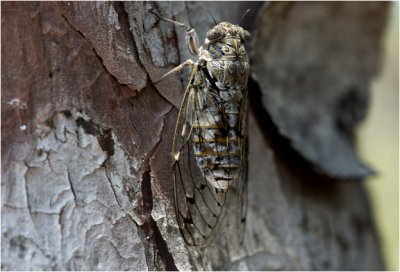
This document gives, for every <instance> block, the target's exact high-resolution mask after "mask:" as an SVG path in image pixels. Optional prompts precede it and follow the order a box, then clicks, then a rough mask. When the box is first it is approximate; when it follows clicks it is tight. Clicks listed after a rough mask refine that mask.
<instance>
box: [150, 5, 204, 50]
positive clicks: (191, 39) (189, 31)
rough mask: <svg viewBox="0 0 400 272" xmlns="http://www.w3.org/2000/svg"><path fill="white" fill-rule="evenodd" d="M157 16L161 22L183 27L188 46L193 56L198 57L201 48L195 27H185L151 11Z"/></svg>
mask: <svg viewBox="0 0 400 272" xmlns="http://www.w3.org/2000/svg"><path fill="white" fill-rule="evenodd" d="M150 12H151V13H153V14H154V15H155V16H157V17H158V18H159V19H160V20H163V21H166V22H170V23H173V24H176V25H178V26H180V27H183V28H184V29H185V30H186V45H187V47H188V49H189V51H190V53H191V54H192V55H197V53H198V48H199V38H198V37H197V34H196V31H195V30H194V28H193V27H191V26H188V25H185V24H184V23H180V22H177V21H174V20H171V19H167V18H164V17H162V16H160V15H159V14H157V13H155V12H154V11H152V10H150Z"/></svg>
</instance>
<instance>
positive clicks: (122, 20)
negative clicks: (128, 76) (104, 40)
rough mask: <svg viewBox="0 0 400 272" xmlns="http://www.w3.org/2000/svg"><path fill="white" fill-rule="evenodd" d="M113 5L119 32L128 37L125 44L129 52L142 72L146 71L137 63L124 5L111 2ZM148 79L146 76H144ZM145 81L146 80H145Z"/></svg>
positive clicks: (137, 57)
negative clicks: (119, 28)
mask: <svg viewBox="0 0 400 272" xmlns="http://www.w3.org/2000/svg"><path fill="white" fill-rule="evenodd" d="M113 5H114V10H115V12H116V13H117V14H118V21H119V25H120V26H121V30H122V31H123V32H124V35H125V37H129V39H130V41H131V42H129V43H127V45H128V46H129V49H130V51H131V52H132V55H133V58H134V59H136V60H138V62H137V63H138V65H140V68H141V69H142V70H143V71H146V68H145V67H144V66H143V64H142V63H141V62H140V61H139V60H140V58H139V50H138V49H137V47H136V44H135V37H134V36H133V33H132V32H131V31H130V30H129V29H130V27H129V17H128V13H127V12H126V10H125V8H124V4H123V3H122V2H117V1H116V2H113ZM146 76H147V77H148V75H146ZM146 80H147V79H146Z"/></svg>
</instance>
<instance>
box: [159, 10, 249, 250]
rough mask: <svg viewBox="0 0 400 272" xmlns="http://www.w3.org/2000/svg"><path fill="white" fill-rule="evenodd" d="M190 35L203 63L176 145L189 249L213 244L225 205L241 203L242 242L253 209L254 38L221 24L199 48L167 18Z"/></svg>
mask: <svg viewBox="0 0 400 272" xmlns="http://www.w3.org/2000/svg"><path fill="white" fill-rule="evenodd" d="M161 19H163V20H166V21H170V22H173V23H176V24H178V25H180V26H182V27H184V28H185V29H186V31H187V39H186V42H187V45H188V48H189V51H190V52H191V53H192V54H193V55H197V56H198V60H197V61H193V60H191V59H189V60H187V61H186V62H184V63H183V64H181V65H180V66H178V67H177V68H175V69H173V70H172V71H170V72H169V73H167V74H170V73H173V72H176V71H178V70H180V69H182V68H183V67H184V66H186V65H189V66H190V67H191V68H192V72H191V76H190V79H189V82H188V85H187V87H186V90H185V94H184V97H183V100H182V104H181V107H180V110H179V115H178V120H177V123H176V128H175V135H174V139H173V150H172V153H173V175H174V177H173V178H174V197H175V208H176V216H177V221H178V225H179V229H180V232H181V234H182V236H183V238H184V240H185V241H186V243H187V244H189V245H205V244H207V243H208V242H210V241H211V240H213V237H215V234H216V233H217V232H218V230H219V228H220V226H221V222H222V221H223V218H224V214H225V210H226V205H227V203H228V202H229V203H234V202H231V201H230V199H232V198H233V197H232V196H234V198H235V199H236V203H237V207H235V209H236V210H237V211H236V214H237V216H236V217H237V219H236V220H237V226H238V227H237V231H238V234H239V239H240V240H241V239H242V238H241V237H242V234H243V229H244V224H245V217H246V203H247V135H248V128H247V111H248V107H247V81H248V76H249V58H248V56H247V54H246V50H245V42H246V41H248V40H249V39H250V33H249V32H248V31H246V30H244V29H243V28H242V27H240V26H238V25H235V24H232V23H228V22H221V23H219V24H216V25H215V26H214V27H213V28H211V29H210V30H208V31H207V34H206V39H205V42H204V44H203V45H202V46H200V47H199V46H198V38H197V35H196V32H195V30H194V29H193V28H191V27H189V26H187V25H184V24H182V23H178V22H175V21H172V20H169V19H165V18H161Z"/></svg>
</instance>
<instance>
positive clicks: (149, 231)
mask: <svg viewBox="0 0 400 272" xmlns="http://www.w3.org/2000/svg"><path fill="white" fill-rule="evenodd" d="M171 110H172V108H171ZM171 110H170V111H171ZM170 111H168V112H170ZM168 112H167V113H166V114H168ZM166 114H164V115H166ZM162 120H163V121H162V127H161V132H160V135H159V140H158V141H157V143H156V144H155V145H154V147H153V148H152V149H151V151H150V152H149V153H148V156H147V158H146V159H145V161H144V164H143V165H144V167H145V169H146V170H145V171H144V172H143V175H142V196H143V213H144V216H145V218H146V222H145V224H144V226H143V227H144V231H145V233H146V235H147V237H148V239H149V240H150V241H151V243H152V244H153V246H154V250H155V253H154V257H155V259H156V260H157V259H158V258H157V257H158V256H159V257H160V261H161V263H162V265H163V266H164V267H161V269H164V270H168V271H171V270H173V271H177V270H178V268H177V267H176V265H175V261H174V258H173V256H172V254H171V252H170V251H169V249H168V246H167V243H166V241H165V240H164V238H163V236H162V234H161V231H160V229H159V228H158V226H157V222H156V221H155V220H154V218H153V217H152V215H151V213H152V210H153V192H152V188H151V167H150V158H151V156H152V155H153V154H154V153H155V151H156V150H157V149H158V147H159V146H160V144H161V142H162V132H163V131H164V126H165V123H164V119H162ZM154 264H155V265H156V267H157V263H156V262H155V263H154ZM158 268H160V267H158Z"/></svg>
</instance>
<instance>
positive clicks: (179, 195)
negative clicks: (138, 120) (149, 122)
mask: <svg viewBox="0 0 400 272" xmlns="http://www.w3.org/2000/svg"><path fill="white" fill-rule="evenodd" d="M196 73H198V74H196ZM200 77H201V74H200V72H196V71H194V73H193V74H192V79H191V80H190V81H189V85H188V87H187V89H186V92H185V96H184V99H183V101H182V105H181V109H180V112H179V116H178V121H177V125H176V129H175V137H174V146H173V153H174V154H173V155H174V165H173V167H174V169H173V170H174V196H175V209H176V216H177V221H178V225H179V229H180V232H181V234H182V236H183V238H184V240H185V241H186V243H187V244H189V245H196V246H200V245H206V244H207V243H208V242H209V241H210V240H212V239H211V238H212V237H214V234H215V233H216V232H218V229H219V227H220V225H221V224H220V222H222V218H223V215H224V210H225V204H226V202H227V198H228V197H227V193H217V192H216V190H215V188H214V187H213V186H212V185H211V184H210V183H209V182H208V181H207V178H206V177H205V174H204V169H203V170H202V169H200V167H199V163H200V162H199V158H197V159H196V156H195V155H194V151H195V148H196V147H195V144H198V143H205V142H206V138H207V135H204V134H203V133H198V132H196V133H194V132H193V131H194V130H195V129H196V128H193V124H194V123H196V121H198V120H199V119H201V118H214V117H213V116H215V112H218V111H219V110H218V107H217V106H216V103H214V102H215V101H213V100H214V99H215V98H214V97H213V96H212V95H210V94H209V92H205V91H202V90H204V87H206V86H204V85H203V84H204V81H202V80H199V79H201V78H200ZM204 103H205V104H204ZM199 104H201V106H202V108H203V110H201V111H199V110H195V109H198V108H199V106H200V105H199ZM210 121H211V120H210ZM214 121H215V120H214ZM193 134H196V138H197V139H196V143H194V142H193ZM228 191H229V190H228Z"/></svg>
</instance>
